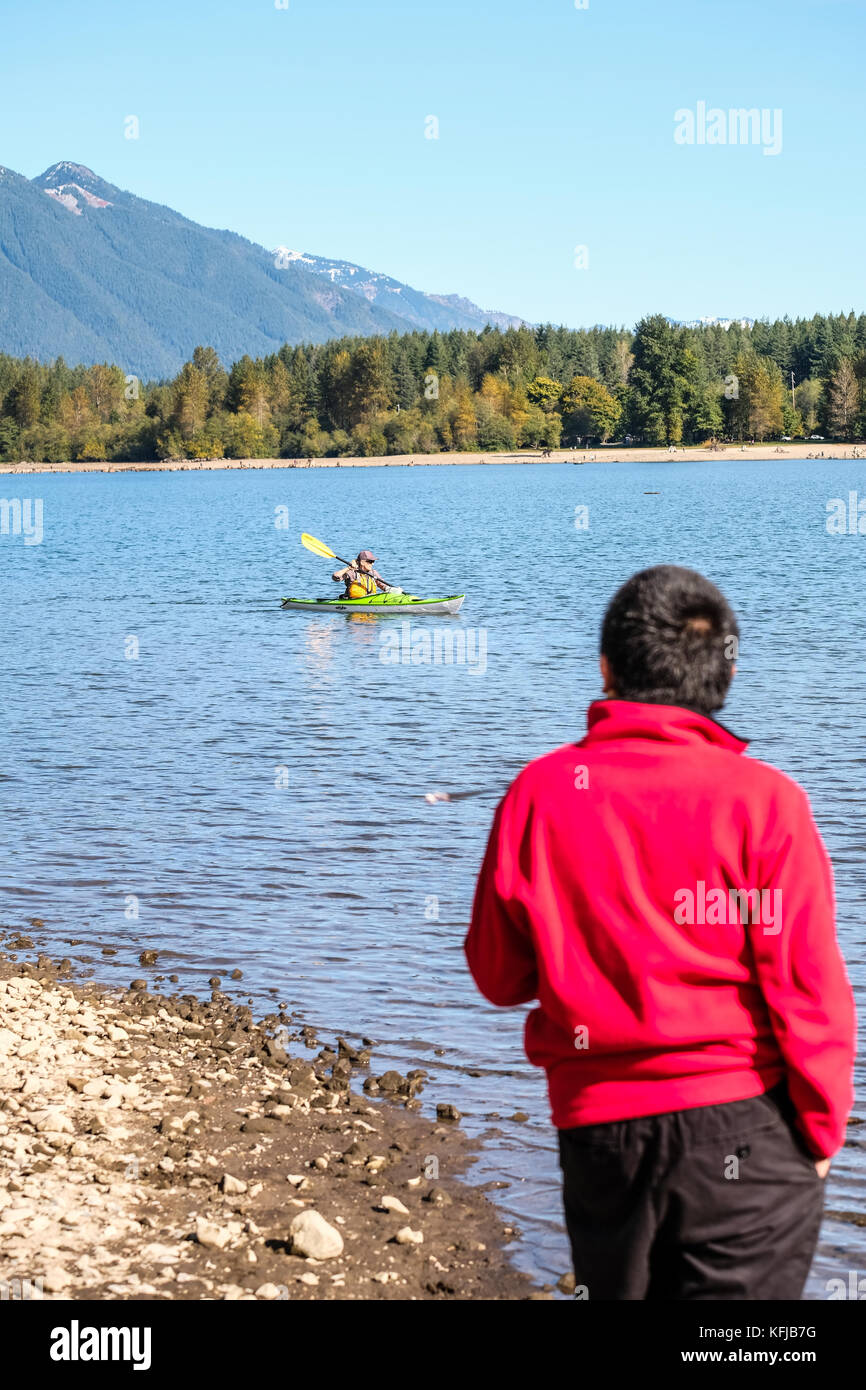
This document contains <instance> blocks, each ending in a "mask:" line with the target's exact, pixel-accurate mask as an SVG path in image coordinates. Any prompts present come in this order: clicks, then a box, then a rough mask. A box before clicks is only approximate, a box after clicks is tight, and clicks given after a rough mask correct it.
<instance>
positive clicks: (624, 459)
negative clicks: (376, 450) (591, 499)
mask: <svg viewBox="0 0 866 1390" xmlns="http://www.w3.org/2000/svg"><path fill="white" fill-rule="evenodd" d="M820 458H828V459H829V458H834V459H838V458H850V459H857V458H859V459H863V460H866V444H836V445H834V444H828V443H824V444H773V443H770V444H746V445H744V446H740V445H739V444H727V445H720V446H719V448H718V449H706V448H703V447H702V446H700V445H696V446H694V447H690V448H685V447H682V448H681V447H677V448H671V449H668V448H655V449H626V448H620V447H618V446H617V445H604V446H600V447H598V448H596V449H588V450H584V449H554V450H552V451H551V452H550V454H546V453H543V452H542V451H541V450H539V449H525V450H518V451H516V452H514V453H501V454H472V453H465V454H457V453H452V454H391V455H388V456H385V457H382V458H317V459H290V458H282V459H163V460H160V461H158V462H154V463H106V462H95V463H26V462H25V463H4V464H0V474H4V473H27V474H30V473H180V472H198V471H204V472H210V471H213V470H217V469H223V468H407V467H408V468H426V467H431V466H435V465H442V464H449V463H453V464H460V463H463V464H466V463H471V464H480V463H492V464H525V463H578V464H580V463H641V462H643V463H659V462H661V461H664V460H665V459H676V460H678V461H680V462H689V463H713V462H714V461H716V460H717V459H751V460H755V461H762V460H763V461H768V460H775V459H820Z"/></svg>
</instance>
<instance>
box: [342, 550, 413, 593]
mask: <svg viewBox="0 0 866 1390" xmlns="http://www.w3.org/2000/svg"><path fill="white" fill-rule="evenodd" d="M375 563H376V556H375V555H374V554H373V552H372V550H362V551H360V552H359V554H358V557H357V559H356V560H355V563H354V565H344V566H343V567H342V569H338V570H334V573H333V574H332V575H331V578H332V579H333V580H334V581H335V582H336V583H338V584H339V583H340V582H341V581H342V582H343V583H345V585H346V598H369V597H370V595H371V594H375V593H376V592H377V591H378V590H381V591H382V593H383V594H388V593H391V594H402V592H403V590H402V589H398V588H396V587H395V586H394V585H393V584H386V583H385V580H384V579H383V578H382V576H381V575H380V574H377V572H376V570H374V569H373V566H374V565H375Z"/></svg>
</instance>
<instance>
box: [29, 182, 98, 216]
mask: <svg viewBox="0 0 866 1390" xmlns="http://www.w3.org/2000/svg"><path fill="white" fill-rule="evenodd" d="M72 190H74V191H72ZM44 191H45V192H46V193H47V194H48V196H49V198H54V199H55V200H56V201H57V202H58V203H62V204H63V206H64V207H65V208H68V209H69V211H70V212H74V213H75V214H76V216H77V217H80V216H81V214H82V211H83V209H82V208H80V207H79V206H78V197H77V196H76V194H77V195H80V196H81V197H82V198H83V199H84V201H85V203H87V205H88V207H92V208H110V207H113V206H114V205H113V203H110V202H109V201H108V199H107V198H97V196H96V194H95V193H91V192H90V190H89V189H87V188H82V187H81V185H80V184H78V183H60V184H57V185H56V187H54V188H46V189H45V190H44Z"/></svg>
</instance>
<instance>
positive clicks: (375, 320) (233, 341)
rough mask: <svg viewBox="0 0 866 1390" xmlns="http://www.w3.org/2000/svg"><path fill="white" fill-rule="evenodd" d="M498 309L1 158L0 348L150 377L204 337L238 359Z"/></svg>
mask: <svg viewBox="0 0 866 1390" xmlns="http://www.w3.org/2000/svg"><path fill="white" fill-rule="evenodd" d="M499 317H500V316H498V315H492V314H491V315H485V314H484V311H483V310H481V309H478V308H477V306H476V305H474V304H470V303H469V301H466V300H461V299H458V298H457V297H456V296H435V295H425V294H422V293H421V292H420V291H418V290H413V289H411V288H410V287H409V286H408V285H401V284H400V283H399V282H398V281H396V280H391V279H390V278H389V277H388V276H384V275H376V274H374V273H373V272H371V271H366V270H363V269H362V268H361V267H360V266H353V265H351V264H350V263H348V262H343V261H327V260H324V259H322V258H320V257H316V256H311V257H306V256H303V255H301V254H300V253H285V252H284V250H283V248H279V249H278V251H277V252H274V251H267V250H266V249H265V248H264V247H262V246H257V245H255V243H253V242H251V241H247V240H246V239H245V238H244V237H241V236H238V235H236V234H235V233H234V232H228V231H218V230H215V229H213V228H210V227H202V226H200V225H199V224H198V223H196V222H192V221H190V219H189V218H186V217H183V216H182V215H181V214H180V213H178V212H174V211H173V210H172V209H171V208H167V207H162V206H161V205H160V204H158V203H151V202H148V201H147V200H146V199H143V198H137V197H136V196H135V195H134V194H132V193H127V192H124V191H123V190H122V189H120V188H117V187H115V186H114V184H110V183H107V182H106V181H105V180H104V179H101V178H99V176H98V175H97V174H94V173H93V171H92V170H91V169H87V168H85V166H84V165H82V164H72V163H69V162H68V161H64V162H63V163H60V164H54V165H52V167H51V168H50V169H47V170H46V171H45V173H44V174H41V175H40V176H39V177H38V178H35V179H32V180H31V179H27V178H25V177H24V176H23V175H21V174H17V173H15V172H14V171H13V170H11V169H5V168H3V167H2V166H0V350H2V351H4V352H7V353H10V354H11V355H13V356H16V357H22V356H27V355H30V356H32V357H36V358H38V359H40V360H48V359H51V358H54V357H57V356H63V357H64V358H65V359H66V360H67V362H70V363H76V362H85V363H88V362H104V361H109V362H116V363H118V365H120V366H122V367H123V368H124V369H125V370H126V371H127V372H130V373H133V374H135V375H136V376H140V377H144V378H153V377H161V376H168V375H173V374H174V373H175V372H177V371H178V369H179V368H180V367H181V366H182V365H183V363H184V362H185V361H186V360H187V359H188V358H189V357H190V355H191V354H192V351H193V348H195V347H196V345H197V344H199V343H204V344H207V345H209V346H211V347H214V348H215V349H216V351H217V353H218V354H219V356H220V357H221V358H222V360H223V362H225V363H230V362H232V361H234V360H236V359H237V358H238V357H241V356H243V354H244V353H249V354H250V355H251V356H253V357H255V356H261V355H264V354H266V353H271V352H276V351H277V350H278V348H280V347H281V346H282V344H283V343H285V342H289V343H299V342H324V341H326V340H327V339H328V338H333V337H343V336H345V335H357V336H369V335H372V334H379V333H390V332H393V331H396V332H399V333H405V332H407V331H409V330H410V329H412V328H416V327H424V328H429V329H433V328H439V329H440V330H443V329H447V328H452V327H473V328H477V327H483V325H484V323H486V322H493V321H494V320H495V319H497V318H499ZM509 321H511V320H509ZM515 322H517V320H515Z"/></svg>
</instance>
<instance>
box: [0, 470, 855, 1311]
mask: <svg viewBox="0 0 866 1390" xmlns="http://www.w3.org/2000/svg"><path fill="white" fill-rule="evenodd" d="M863 468H864V465H863V464H861V463H854V462H851V463H844V462H833V461H830V460H826V461H820V462H817V463H806V462H804V463H791V462H784V463H778V464H777V463H766V464H745V463H736V462H729V463H726V462H724V461H721V460H718V461H714V462H713V463H712V464H684V463H673V462H669V463H663V464H633V465H631V464H629V465H626V464H623V465H610V466H605V465H603V464H602V465H597V466H592V465H587V466H586V467H584V468H582V469H581V472H580V473H579V474H576V473H575V472H574V470H573V469H572V468H570V467H568V466H567V465H563V466H558V465H555V466H550V465H545V466H538V467H524V468H519V469H516V468H508V467H484V468H472V467H459V466H458V467H448V468H426V469H412V470H411V472H410V471H409V470H408V469H363V470H350V469H341V470H339V471H338V470H333V469H327V470H321V471H317V470H314V469H313V470H309V471H307V472H303V473H300V472H298V471H296V470H291V471H286V472H284V473H281V472H262V473H257V472H253V471H245V472H244V473H206V472H202V473H177V474H159V475H133V474H116V475H96V476H88V477H81V476H78V477H77V476H75V475H69V476H63V477H48V476H40V478H39V486H40V491H41V492H42V495H43V498H44V517H45V521H44V530H45V539H44V541H43V543H42V545H40V546H31V547H27V548H26V549H25V548H24V547H22V546H17V547H16V546H15V545H14V544H13V543H12V542H11V540H10V539H9V538H7V539H6V540H5V541H4V542H3V548H2V557H0V558H2V563H3V586H4V603H3V605H0V624H2V629H0V639H2V644H3V647H2V649H3V653H4V663H3V666H4V669H3V674H2V677H0V682H2V684H0V698H2V702H3V704H2V707H3V710H4V722H5V726H6V759H5V762H4V764H3V766H2V768H0V813H2V817H3V826H4V832H5V833H4V839H5V841H6V849H7V853H6V855H5V864H4V868H5V873H4V875H3V879H2V883H0V892H2V896H0V906H2V918H3V920H4V921H5V922H8V923H9V924H12V925H18V924H20V923H21V922H22V921H24V920H25V919H26V917H27V916H30V915H38V916H40V917H42V918H44V919H45V921H46V923H47V925H48V928H49V930H50V931H51V932H53V933H54V935H55V937H56V939H57V941H58V943H60V942H61V941H62V939H63V938H64V937H67V938H68V937H71V936H75V937H78V938H80V939H81V941H82V943H84V944H83V945H82V947H80V948H69V947H68V946H64V950H65V952H66V953H69V954H72V955H75V954H76V953H78V954H80V953H82V952H84V953H85V954H88V953H89V954H91V955H92V956H93V958H94V959H95V960H96V962H97V964H98V968H99V970H100V972H101V973H103V974H106V973H107V974H109V975H111V977H112V978H117V979H118V980H119V981H122V982H123V983H128V981H129V979H131V978H132V977H133V976H134V975H137V974H139V973H140V968H139V967H138V965H137V955H138V952H139V951H140V950H141V948H142V946H145V945H146V946H152V947H156V948H157V949H159V950H160V951H161V952H162V953H163V954H162V955H161V957H160V967H161V968H162V969H164V970H165V972H166V973H168V972H169V971H176V972H177V973H178V974H179V975H180V976H181V979H182V980H183V982H184V985H186V986H187V987H189V985H190V984H194V985H196V986H197V987H199V988H206V982H207V978H208V976H209V975H211V974H213V973H215V972H216V973H219V974H222V975H223V976H224V977H225V976H227V975H228V973H229V971H230V970H231V969H232V968H233V967H234V966H235V965H239V966H240V967H241V969H242V970H243V972H244V980H243V985H242V989H243V994H242V995H241V994H239V996H238V997H244V998H245V997H248V996H252V997H253V998H254V999H255V1000H256V1001H257V1003H259V1004H260V1005H265V1004H266V1003H268V1002H269V1001H271V999H272V996H271V995H270V994H269V992H268V991H269V990H271V989H273V990H275V991H277V992H278V994H279V997H280V998H281V999H288V1000H289V1001H290V1003H291V1004H292V1006H293V1007H294V1008H295V1009H296V1010H298V1011H300V1012H301V1013H303V1015H304V1016H305V1017H306V1018H307V1019H309V1020H310V1021H315V1022H317V1023H319V1024H320V1025H322V1026H323V1027H324V1026H328V1027H333V1029H334V1030H335V1031H341V1032H346V1033H351V1034H355V1035H360V1034H367V1035H369V1036H371V1037H373V1038H375V1039H377V1041H378V1043H379V1047H378V1049H377V1050H376V1053H375V1065H376V1067H377V1068H380V1069H384V1067H385V1066H386V1065H387V1064H389V1063H393V1064H394V1065H397V1066H402V1067H404V1068H405V1067H409V1066H412V1065H421V1066H424V1067H426V1068H427V1070H428V1072H429V1073H430V1083H429V1085H428V1087H427V1090H426V1092H425V1093H424V1097H423V1099H424V1102H425V1104H426V1105H427V1106H428V1107H429V1108H432V1106H433V1105H435V1103H436V1101H454V1102H455V1103H456V1104H457V1105H458V1106H459V1108H460V1109H461V1110H462V1111H463V1112H464V1114H465V1116H466V1124H467V1126H468V1128H469V1129H470V1130H472V1131H473V1132H475V1133H476V1134H478V1135H483V1136H486V1143H485V1147H484V1149H483V1152H482V1155H481V1158H480V1160H479V1163H478V1164H477V1166H476V1169H475V1172H476V1174H477V1176H478V1177H479V1179H484V1180H490V1179H498V1180H504V1181H507V1182H508V1183H509V1186H508V1187H507V1188H505V1189H503V1190H502V1191H501V1192H500V1193H499V1199H500V1200H501V1202H502V1203H503V1205H505V1207H506V1208H507V1209H508V1210H509V1211H510V1212H512V1213H513V1214H514V1216H515V1218H516V1221H517V1224H518V1225H519V1226H520V1228H521V1229H522V1230H523V1232H524V1239H523V1243H522V1246H521V1247H520V1258H521V1260H523V1261H524V1262H526V1263H527V1264H528V1266H529V1267H530V1268H532V1269H535V1270H539V1271H542V1272H544V1273H545V1274H546V1275H549V1276H554V1277H555V1276H557V1275H558V1274H560V1273H561V1272H562V1271H563V1270H564V1269H565V1268H566V1267H567V1263H568V1257H567V1250H566V1245H565V1240H564V1237H563V1234H562V1229H561V1222H560V1214H559V1192H558V1173H557V1163H556V1153H555V1145H554V1142H553V1135H552V1132H551V1130H550V1128H549V1124H548V1120H547V1102H546V1097H545V1092H544V1080H543V1076H542V1075H541V1074H540V1073H538V1072H536V1071H535V1070H534V1069H533V1068H530V1067H529V1066H528V1065H527V1063H526V1062H525V1059H524V1057H523V1052H522V1036H521V1034H522V1028H521V1024H522V1016H523V1013H524V1012H525V1010H521V1009H518V1010H505V1011H498V1010H494V1009H492V1008H490V1007H489V1006H488V1005H487V1004H485V1002H484V1001H483V1000H482V999H480V998H479V996H478V994H477V992H476V991H475V989H474V987H473V985H472V982H471V980H470V979H469V978H468V975H467V971H466V968H465V963H464V959H463V953H462V938H463V935H464V932H465V928H466V923H467V918H468V914H469V909H470V904H471V896H472V889H473V883H474V875H475V872H476V869H477V866H478V863H479V860H480V856H481V854H482V852H483V848H484V843H485V838H486V835H487V830H488V827H489V823H490V818H491V815H492V812H493V809H494V806H495V804H496V800H497V797H498V794H499V791H500V790H501V789H504V787H505V786H506V785H507V783H508V781H509V780H510V779H511V777H513V776H514V774H515V773H516V772H517V771H518V770H519V768H520V767H521V765H522V764H523V762H525V761H526V760H527V759H528V758H530V757H533V756H535V755H537V754H539V753H542V752H544V751H546V750H547V749H548V748H550V747H553V746H555V745H557V744H559V743H563V742H566V741H568V740H570V739H573V738H576V737H579V736H580V734H581V733H582V731H583V726H584V712H585V709H586V706H587V704H588V703H589V701H590V700H591V699H593V698H594V697H595V695H596V693H597V690H598V677H597V670H596V642H597V633H598V627H599V622H600V618H601V614H602V611H603V608H604V604H605V602H606V600H607V599H608V597H609V596H610V594H611V593H612V591H613V589H614V588H615V587H616V586H617V585H618V584H619V583H620V582H621V581H622V580H623V579H624V578H626V577H627V575H628V574H629V573H630V572H632V571H633V570H635V569H637V568H639V567H641V566H643V565H647V564H653V563H657V562H659V561H661V560H669V561H673V562H676V563H681V564H689V565H693V566H695V567H697V568H700V569H704V570H705V571H706V572H708V573H709V574H710V575H711V577H712V578H714V579H715V580H716V581H717V582H719V583H720V584H721V585H722V586H723V588H725V590H726V591H727V592H728V594H729V597H730V598H731V600H732V602H733V603H734V606H735V607H736V608H737V610H738V612H739V615H740V618H741V626H742V630H743V642H742V649H741V654H740V662H739V675H738V677H737V680H736V682H735V689H734V692H733V695H732V698H731V702H730V707H729V709H728V710H726V713H725V721H726V723H728V724H729V725H730V726H731V727H732V728H733V729H735V730H736V731H737V732H738V733H742V734H743V735H744V736H745V737H749V738H751V739H752V752H753V754H755V755H756V756H758V757H762V758H765V759H768V760H770V761H773V762H776V763H777V764H778V765H780V766H781V767H783V768H784V769H785V770H786V771H788V772H789V773H791V775H793V776H795V777H797V778H798V779H799V780H801V781H802V782H803V783H804V785H805V786H806V787H807V789H808V791H809V793H810V796H811V798H812V801H813V805H814V807H815V811H816V815H817V817H818V820H819V823H820V825H821V828H822V830H823V832H824V834H825V837H826V839H827V842H828V845H829V846H830V849H831V852H832V854H833V858H834V863H835V867H836V882H837V895H838V905H839V919H840V933H841V936H842V940H843V942H844V945H845V950H846V955H847V958H848V961H849V968H850V972H851V976H852V979H853V981H854V984H855V989H856V990H857V993H858V998H859V1001H860V1011H861V1015H863V1014H866V1007H864V984H866V970H864V945H863V931H862V921H863V917H864V909H866V869H864V839H866V823H864V809H863V808H864V791H866V775H864V769H866V752H864V749H866V664H864V663H863V662H862V660H861V656H860V653H861V651H862V638H863V618H862V600H861V597H860V595H861V590H862V579H863V552H862V551H861V549H860V541H859V539H858V538H857V537H829V536H828V535H827V533H826V529H825V519H826V503H827V500H828V499H830V498H833V497H845V496H846V495H847V492H848V491H849V489H856V488H858V487H859V488H860V490H861V491H862V490H863V484H862V478H861V474H862V471H863ZM649 488H652V489H653V494H652V495H647V490H648V489H649ZM278 505H288V506H289V508H290V512H291V517H292V524H293V526H294V528H295V530H294V531H293V532H290V533H286V532H284V531H277V530H276V528H275V527H274V526H273V516H274V507H275V506H278ZM577 505H582V506H587V507H588V508H589V530H588V531H581V532H576V531H575V528H574V524H573V521H574V516H575V510H574V509H575V506H577ZM301 530H311V531H312V532H314V533H315V534H317V535H325V536H327V537H328V538H329V540H330V541H331V542H332V543H333V544H336V545H337V547H338V549H341V551H342V553H350V552H351V551H352V548H353V546H356V545H358V544H360V543H361V541H362V540H366V541H368V542H371V543H374V545H375V550H376V553H377V554H378V555H380V556H381V557H383V568H385V563H384V562H385V559H386V558H387V565H388V567H387V569H386V570H385V572H386V573H388V574H392V575H398V576H401V577H402V578H403V579H404V583H403V587H404V588H406V589H407V590H408V589H411V590H412V592H415V593H425V592H426V593H462V592H464V591H466V593H467V595H468V597H467V600H466V604H465V607H464V609H463V612H462V614H461V615H459V616H458V617H455V618H450V617H448V618H436V617H433V616H430V615H428V616H427V617H423V618H418V617H413V631H414V630H422V631H427V632H429V633H430V634H431V635H434V634H435V633H436V631H437V630H438V629H439V627H440V625H442V624H447V625H448V626H449V628H451V629H452V630H454V631H455V632H456V631H457V630H459V629H460V628H461V625H462V626H463V627H465V628H472V629H476V630H478V631H483V632H484V633H485V641H486V666H485V670H484V672H483V674H479V673H478V672H477V671H473V670H472V668H470V667H468V666H466V665H464V666H461V665H459V664H457V663H454V664H450V665H449V664H447V663H442V664H439V665H436V664H434V663H431V664H416V665H412V664H406V665H403V664H402V663H398V664H391V663H386V662H383V661H382V660H381V659H380V653H381V650H382V647H381V631H382V624H383V623H385V622H388V621H393V620H389V619H377V618H376V617H374V616H373V615H372V614H360V613H358V614H349V615H334V616H331V615H329V614H322V613H316V614H309V615H304V614H302V613H297V612H291V611H288V610H286V611H284V610H282V609H281V608H280V606H279V596H280V594H282V593H286V592H292V593H297V594H303V593H307V594H310V595H315V594H317V593H321V592H323V584H324V581H325V579H326V564H327V562H319V561H317V560H316V559H314V558H313V557H312V556H311V555H309V554H308V553H307V552H306V551H304V550H302V548H301V546H300V544H299V541H298V535H297V534H295V533H300V531H301ZM431 537H432V538H433V539H434V541H435V548H436V566H435V569H436V577H435V579H433V580H431V579H430V578H429V577H425V568H426V566H425V557H427V556H429V554H430V543H431ZM530 575H531V576H532V579H531V580H530V579H529V578H528V576H530ZM287 586H290V587H287ZM130 636H135V637H136V638H137V639H138V648H139V656H138V658H137V659H127V658H126V657H125V655H124V653H125V650H126V644H127V639H128V638H129V637H130ZM440 788H441V789H443V790H446V791H449V792H452V793H456V794H459V793H462V792H477V791H478V789H479V788H483V789H486V790H484V791H483V792H481V793H480V794H478V795H474V796H467V797H466V798H465V799H462V800H460V799H457V800H454V801H452V802H450V803H449V802H443V803H438V804H434V805H431V804H429V803H428V802H426V801H425V800H424V797H425V793H427V792H429V791H431V790H435V789H440ZM130 895H133V896H134V897H135V898H136V899H137V902H138V905H139V917H138V919H137V920H136V919H130V918H128V917H127V916H126V908H127V905H128V901H129V897H130ZM434 903H435V912H432V911H431V908H432V905H433V904H434ZM102 943H106V944H108V943H110V944H112V945H114V946H117V947H118V948H119V951H120V954H119V955H118V956H117V957H116V958H110V960H109V961H105V960H104V959H103V958H102V956H101V955H100V953H99V951H98V949H96V948H97V946H98V944H102ZM858 1082H859V1086H860V1095H861V1097H862V1095H863V1089H862V1087H863V1071H862V1063H861V1064H860V1070H859V1072H858ZM860 1106H861V1109H860V1110H859V1111H858V1112H857V1113H858V1114H860V1115H864V1111H863V1109H862V1106H863V1101H862V1099H861V1100H860ZM515 1112H525V1113H527V1114H528V1115H529V1116H530V1119H529V1121H528V1122H526V1123H520V1122H518V1121H514V1120H512V1119H511V1116H513V1115H514V1114H515ZM864 1117H866V1116H864ZM861 1133H862V1137H860V1135H861ZM864 1173H866V1126H863V1128H862V1130H861V1129H860V1128H852V1130H851V1142H850V1145H849V1146H848V1147H846V1149H845V1150H844V1151H843V1153H842V1155H841V1157H840V1159H839V1160H838V1162H837V1164H836V1165H835V1168H834V1174H833V1178H832V1180H831V1184H830V1187H829V1190H828V1207H829V1209H830V1210H831V1211H832V1212H837V1213H852V1212H854V1213H856V1212H858V1211H859V1212H862V1211H863V1209H864V1201H863V1198H864V1188H866V1181H864ZM858 1264H859V1267H860V1269H861V1271H863V1272H864V1273H866V1234H864V1231H863V1229H862V1228H858V1227H857V1226H855V1225H854V1224H853V1223H852V1222H851V1221H846V1220H841V1219H837V1218H835V1217H832V1218H830V1219H829V1220H828V1221H827V1222H826V1224H825V1229H824V1235H823V1243H822V1249H821V1254H820V1257H819V1260H818V1261H817V1263H816V1266H815V1270H814V1271H813V1279H812V1283H811V1285H810V1291H811V1292H812V1294H813V1295H814V1296H818V1297H821V1296H823V1292H824V1284H825V1282H826V1279H827V1278H830V1277H834V1276H837V1275H839V1274H840V1273H841V1274H842V1275H843V1276H844V1277H847V1271H848V1270H849V1269H852V1268H855V1269H856V1268H857V1267H858Z"/></svg>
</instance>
